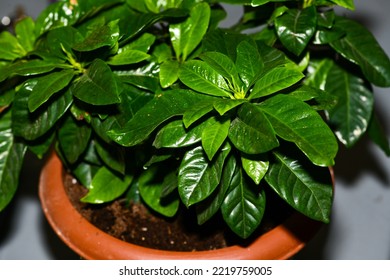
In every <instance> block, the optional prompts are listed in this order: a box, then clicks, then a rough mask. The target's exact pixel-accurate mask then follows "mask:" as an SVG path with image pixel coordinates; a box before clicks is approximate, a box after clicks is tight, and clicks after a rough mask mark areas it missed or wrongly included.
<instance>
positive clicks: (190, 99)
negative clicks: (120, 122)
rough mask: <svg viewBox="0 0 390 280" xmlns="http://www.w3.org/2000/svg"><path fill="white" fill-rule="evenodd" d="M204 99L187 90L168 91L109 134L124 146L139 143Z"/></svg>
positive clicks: (156, 97)
mask: <svg viewBox="0 0 390 280" xmlns="http://www.w3.org/2000/svg"><path fill="white" fill-rule="evenodd" d="M202 99H204V97H202V96H200V95H199V94H196V93H194V92H191V91H187V90H171V91H166V92H164V93H162V94H159V95H157V96H155V98H154V99H152V100H151V101H150V102H149V103H148V104H146V105H145V106H144V107H142V109H140V110H139V111H138V112H137V113H136V114H135V115H134V117H133V118H132V119H130V120H129V121H128V122H127V123H126V124H125V126H124V127H123V128H120V129H115V130H112V131H109V132H108V135H109V136H110V137H111V139H113V140H114V141H116V142H117V143H119V144H121V145H123V146H134V145H137V144H139V143H141V142H143V141H144V140H146V139H147V138H148V137H149V135H150V134H151V133H152V132H153V131H154V130H155V129H156V128H157V127H158V126H159V125H161V124H162V123H163V122H165V121H166V120H168V119H170V118H172V117H174V116H179V115H183V114H184V112H185V111H187V110H188V109H189V108H191V107H192V106H194V104H197V103H198V102H199V101H201V100H202Z"/></svg>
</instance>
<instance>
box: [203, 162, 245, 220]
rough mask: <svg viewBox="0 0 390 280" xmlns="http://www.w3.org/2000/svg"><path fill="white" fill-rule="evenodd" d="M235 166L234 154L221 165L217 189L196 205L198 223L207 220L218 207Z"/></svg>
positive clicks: (227, 187)
mask: <svg viewBox="0 0 390 280" xmlns="http://www.w3.org/2000/svg"><path fill="white" fill-rule="evenodd" d="M236 168H237V161H236V160H235V157H234V156H230V157H229V158H228V159H227V161H226V163H225V165H224V167H223V171H222V177H221V182H220V184H219V185H218V187H217V189H216V190H215V191H214V192H213V193H212V194H211V195H210V196H209V197H208V198H206V199H205V200H203V201H201V202H200V203H198V204H197V205H196V217H197V221H198V224H199V225H202V224H204V223H205V222H207V221H208V220H209V219H210V218H211V217H213V216H214V214H215V213H217V212H218V210H219V209H220V207H221V205H222V202H223V200H224V198H225V195H226V192H227V190H228V189H229V187H230V184H231V181H232V178H233V175H234V173H235V171H236Z"/></svg>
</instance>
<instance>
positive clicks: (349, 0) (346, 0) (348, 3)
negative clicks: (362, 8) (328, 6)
mask: <svg viewBox="0 0 390 280" xmlns="http://www.w3.org/2000/svg"><path fill="white" fill-rule="evenodd" d="M331 1H332V2H333V3H336V4H337V5H339V6H341V7H344V8H347V9H350V10H355V4H354V0H331Z"/></svg>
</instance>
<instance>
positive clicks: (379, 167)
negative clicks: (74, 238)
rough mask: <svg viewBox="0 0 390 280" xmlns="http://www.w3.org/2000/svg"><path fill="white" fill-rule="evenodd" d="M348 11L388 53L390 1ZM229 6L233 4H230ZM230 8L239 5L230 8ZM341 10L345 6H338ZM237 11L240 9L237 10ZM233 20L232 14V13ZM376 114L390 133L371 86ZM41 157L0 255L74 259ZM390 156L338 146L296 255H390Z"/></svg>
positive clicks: (32, 162) (33, 6)
mask: <svg viewBox="0 0 390 280" xmlns="http://www.w3.org/2000/svg"><path fill="white" fill-rule="evenodd" d="M47 3H48V1H46V0H25V1H23V0H0V19H1V18H3V17H4V16H7V15H12V14H13V13H14V11H15V8H16V6H18V5H23V7H24V9H25V11H26V13H27V14H29V15H31V16H32V17H36V15H37V14H38V13H39V12H40V11H41V10H42V9H43V8H44V7H45V5H46V4H47ZM355 4H356V11H355V13H354V14H353V15H351V17H353V18H355V19H357V20H359V21H360V22H362V23H364V24H365V25H366V26H367V27H368V28H369V29H370V30H371V31H372V32H373V33H374V35H375V36H376V38H377V39H378V41H379V43H380V44H381V45H382V47H383V48H384V49H385V51H386V52H387V54H389V55H390V36H389V30H390V17H389V13H388V12H389V11H390V1H388V0H370V1H364V0H356V1H355ZM228 8H229V10H230V9H231V8H232V7H231V6H228ZM232 9H233V10H234V11H237V9H234V8H232ZM339 13H342V14H347V13H348V11H347V10H345V9H340V10H339ZM238 15H239V11H237V12H236V14H235V16H233V18H234V17H236V16H238ZM231 20H232V19H231ZM375 95H376V98H377V104H376V107H377V109H378V111H379V114H380V118H381V119H383V120H385V121H387V124H386V127H385V130H386V131H387V135H390V121H389V120H390V110H389V105H390V89H380V88H375ZM40 167H41V163H40V162H39V161H37V160H36V159H35V158H34V157H31V156H30V157H28V159H27V160H26V162H25V166H24V168H23V174H22V177H21V186H20V189H19V191H18V193H17V196H16V199H15V200H14V201H13V203H12V204H11V205H10V206H9V207H7V209H6V211H4V212H3V213H0V259H9V260H16V259H28V260H29V259H40V260H45V259H49V260H50V259H77V258H78V257H77V256H76V255H75V254H74V253H73V252H71V251H70V250H69V249H68V248H67V247H65V245H63V244H62V243H61V241H60V240H59V239H58V238H57V236H55V235H54V233H53V232H52V231H51V229H50V227H49V226H48V224H47V222H46V221H45V218H44V216H43V213H42V211H41V209H40V206H39V202H38V197H37V184H38V173H39V170H40ZM389 170H390V159H389V158H387V157H386V156H385V155H384V154H383V153H382V152H381V151H380V150H379V149H378V148H377V147H376V146H373V145H372V144H370V143H368V142H367V141H365V140H363V141H361V143H360V144H359V145H358V146H357V147H356V148H355V149H354V150H353V151H350V150H345V149H342V151H341V153H340V155H339V157H338V158H337V160H336V167H335V173H336V194H335V201H334V208H333V212H332V221H331V223H330V224H329V225H326V226H324V227H323V228H322V230H321V231H320V232H319V234H318V235H317V236H316V237H315V238H314V239H313V240H312V241H311V242H310V243H309V244H308V245H307V247H306V248H304V249H303V250H302V252H300V253H299V254H298V255H297V256H296V257H295V258H296V259H335V260H338V259H351V260H353V259H366V260H368V259H384V260H386V259H390V174H389Z"/></svg>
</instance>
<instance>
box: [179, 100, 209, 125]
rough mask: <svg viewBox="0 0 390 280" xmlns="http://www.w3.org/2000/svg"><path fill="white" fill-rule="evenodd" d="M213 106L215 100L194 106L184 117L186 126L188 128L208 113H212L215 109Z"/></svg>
mask: <svg viewBox="0 0 390 280" xmlns="http://www.w3.org/2000/svg"><path fill="white" fill-rule="evenodd" d="M213 105H214V99H210V100H206V101H203V102H199V103H197V104H193V106H191V107H190V108H189V109H188V110H186V111H185V113H184V115H183V123H184V126H185V127H187V128H188V127H190V126H191V125H192V124H193V123H194V122H196V121H198V120H199V119H201V118H202V117H203V116H205V115H206V114H207V113H210V112H211V111H212V110H213V109H214V107H213Z"/></svg>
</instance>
